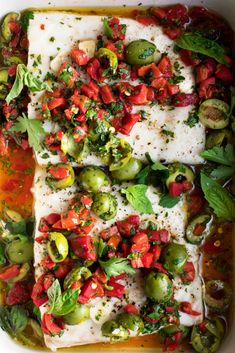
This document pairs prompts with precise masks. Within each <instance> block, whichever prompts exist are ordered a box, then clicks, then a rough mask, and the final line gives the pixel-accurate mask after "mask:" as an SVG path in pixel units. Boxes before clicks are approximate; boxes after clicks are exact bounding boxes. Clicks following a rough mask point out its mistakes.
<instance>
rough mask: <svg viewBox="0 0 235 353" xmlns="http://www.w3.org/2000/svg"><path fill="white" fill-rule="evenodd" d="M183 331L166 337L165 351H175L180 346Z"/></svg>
mask: <svg viewBox="0 0 235 353" xmlns="http://www.w3.org/2000/svg"><path fill="white" fill-rule="evenodd" d="M182 337H183V332H180V331H179V332H175V333H172V335H171V336H169V337H166V339H165V341H164V344H163V352H173V351H175V350H177V349H178V348H179V344H180V342H181V340H182Z"/></svg>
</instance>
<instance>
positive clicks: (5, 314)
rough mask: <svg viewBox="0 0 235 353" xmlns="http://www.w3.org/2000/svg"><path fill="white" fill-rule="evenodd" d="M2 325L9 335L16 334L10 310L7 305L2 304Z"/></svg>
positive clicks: (0, 308)
mask: <svg viewBox="0 0 235 353" xmlns="http://www.w3.org/2000/svg"><path fill="white" fill-rule="evenodd" d="M0 327H1V329H2V330H3V331H5V332H7V333H8V334H9V335H11V336H14V331H13V328H12V324H11V315H10V310H9V308H8V307H6V306H2V305H1V306H0Z"/></svg>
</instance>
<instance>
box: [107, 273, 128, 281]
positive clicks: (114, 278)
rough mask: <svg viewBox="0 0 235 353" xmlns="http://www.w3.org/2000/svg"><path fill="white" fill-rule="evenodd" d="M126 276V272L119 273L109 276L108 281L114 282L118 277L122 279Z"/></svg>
mask: <svg viewBox="0 0 235 353" xmlns="http://www.w3.org/2000/svg"><path fill="white" fill-rule="evenodd" d="M125 277H126V273H125V272H124V273H121V274H120V275H117V276H111V277H110V281H111V282H116V281H119V280H120V279H123V278H125Z"/></svg>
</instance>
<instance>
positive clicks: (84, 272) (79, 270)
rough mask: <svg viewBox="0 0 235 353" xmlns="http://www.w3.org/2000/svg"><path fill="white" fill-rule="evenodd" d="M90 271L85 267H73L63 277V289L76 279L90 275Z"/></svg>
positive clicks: (84, 278) (80, 279) (81, 279)
mask: <svg viewBox="0 0 235 353" xmlns="http://www.w3.org/2000/svg"><path fill="white" fill-rule="evenodd" d="M91 276H92V273H91V271H90V270H89V269H88V268H87V267H75V268H73V269H72V270H71V271H70V272H69V273H68V274H67V276H66V277H65V280H64V289H65V290H67V289H69V288H71V286H72V285H73V284H74V283H75V282H77V281H79V282H80V281H84V280H86V279H87V278H89V277H91Z"/></svg>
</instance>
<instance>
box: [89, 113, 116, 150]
mask: <svg viewBox="0 0 235 353" xmlns="http://www.w3.org/2000/svg"><path fill="white" fill-rule="evenodd" d="M110 128H111V125H110V124H109V122H108V121H106V120H105V119H104V120H97V119H93V120H91V122H90V123H89V134H88V139H89V140H90V141H92V142H94V143H96V144H97V145H103V144H104V142H105V141H106V139H107V138H108V136H109V134H110Z"/></svg>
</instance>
